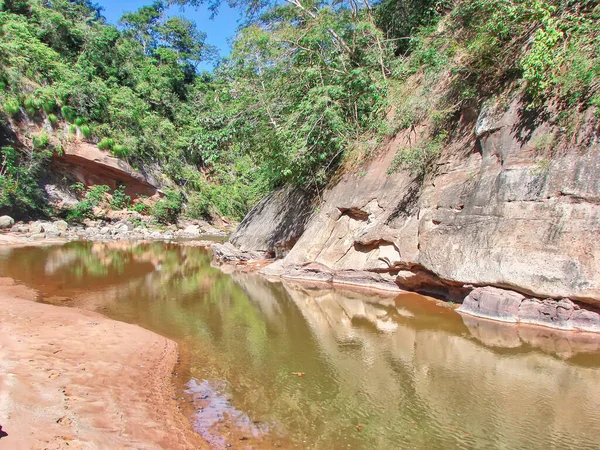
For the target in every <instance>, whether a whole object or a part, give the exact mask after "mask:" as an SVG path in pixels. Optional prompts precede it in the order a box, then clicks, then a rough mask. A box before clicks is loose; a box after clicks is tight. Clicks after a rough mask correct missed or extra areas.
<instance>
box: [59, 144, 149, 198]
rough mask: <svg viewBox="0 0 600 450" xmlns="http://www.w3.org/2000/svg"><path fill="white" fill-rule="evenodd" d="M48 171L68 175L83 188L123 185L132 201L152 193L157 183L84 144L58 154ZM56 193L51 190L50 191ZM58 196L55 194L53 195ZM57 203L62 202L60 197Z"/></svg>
mask: <svg viewBox="0 0 600 450" xmlns="http://www.w3.org/2000/svg"><path fill="white" fill-rule="evenodd" d="M52 169H53V172H56V173H68V174H69V176H70V178H76V179H77V180H78V181H80V182H81V183H83V184H85V185H86V186H92V185H95V184H105V185H107V186H109V187H110V188H111V189H116V188H117V187H119V186H121V185H123V186H125V192H126V193H127V195H129V196H131V197H132V198H136V197H138V196H140V195H146V196H152V195H154V194H156V192H157V187H158V185H159V184H158V183H157V182H156V181H154V180H152V179H151V178H150V177H148V176H145V175H143V174H141V173H139V172H138V171H137V170H135V169H134V168H133V167H131V165H129V163H127V161H124V160H122V159H119V158H115V157H114V156H112V155H110V154H109V153H108V152H105V151H102V150H100V149H99V148H98V147H97V146H95V145H92V144H88V143H86V142H75V143H73V144H71V145H69V146H67V147H65V151H64V153H63V154H62V155H60V156H58V155H55V156H54V157H53V160H52ZM55 191H56V192H58V189H57V188H54V190H53V191H52V192H55ZM56 195H58V194H56ZM61 200H64V199H62V198H61Z"/></svg>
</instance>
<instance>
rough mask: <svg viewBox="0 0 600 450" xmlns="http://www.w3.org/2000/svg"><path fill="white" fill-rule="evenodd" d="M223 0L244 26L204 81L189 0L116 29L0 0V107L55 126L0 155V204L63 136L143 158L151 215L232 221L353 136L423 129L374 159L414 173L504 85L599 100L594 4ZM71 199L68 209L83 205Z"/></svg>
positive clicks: (341, 157) (318, 184)
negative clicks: (459, 122) (166, 184)
mask: <svg viewBox="0 0 600 450" xmlns="http://www.w3.org/2000/svg"><path fill="white" fill-rule="evenodd" d="M207 1H208V4H209V5H210V7H211V8H212V9H213V11H216V10H217V8H218V6H219V4H220V3H221V0H207ZM227 1H228V3H229V5H230V6H234V7H236V8H238V9H240V10H241V11H243V13H244V14H245V21H244V22H243V26H241V27H240V30H239V32H238V33H237V35H236V36H235V38H234V40H233V44H232V52H231V55H230V56H229V57H228V58H226V59H223V60H221V61H220V62H219V65H218V66H217V68H216V69H215V71H214V73H212V74H208V73H205V72H200V71H199V70H198V67H199V64H200V63H201V62H206V61H213V60H214V59H215V50H214V49H213V48H212V47H211V46H209V45H208V44H207V43H206V35H205V34H204V33H203V32H201V31H200V30H198V29H197V28H196V27H195V25H194V23H193V22H191V21H189V20H187V19H186V18H184V17H178V16H176V15H172V14H170V11H172V9H170V8H169V6H170V5H173V4H178V5H182V6H185V5H188V6H189V5H191V6H197V5H199V4H201V3H203V1H202V0H189V1H188V0H171V1H168V2H166V1H165V2H163V1H155V2H154V3H152V4H148V5H145V6H142V7H141V8H139V9H138V10H137V11H132V12H128V13H126V14H124V15H123V17H122V18H121V21H120V24H119V27H114V26H112V25H109V24H107V23H106V21H105V20H104V18H103V17H102V15H101V9H100V8H99V7H98V6H96V5H94V4H92V3H91V2H88V1H70V0H55V1H52V2H37V1H34V0H19V1H5V2H2V3H0V104H2V110H3V113H4V114H3V117H6V116H11V124H12V123H13V121H14V120H17V119H20V118H24V117H22V116H20V115H19V112H20V111H21V110H22V111H24V112H25V113H26V114H27V115H28V116H29V118H30V119H31V120H33V121H35V122H39V121H40V120H43V119H44V117H47V120H48V121H49V122H50V123H51V124H57V122H58V121H59V120H63V121H66V122H68V123H69V124H70V125H69V126H68V127H67V132H66V133H65V131H63V130H64V127H60V126H54V127H53V129H52V130H51V131H49V132H50V134H51V135H47V138H45V137H44V136H43V135H39V136H34V137H33V146H32V147H33V148H32V149H31V150H29V151H26V152H16V153H15V157H14V158H13V157H12V156H11V157H10V158H8V157H6V158H8V159H6V158H5V159H6V162H7V164H8V160H9V159H10V161H13V163H11V164H16V166H15V167H14V168H12V169H11V171H12V173H13V175H10V176H9V178H10V180H12V181H11V183H12V182H16V180H18V184H19V186H23V189H21V190H20V191H19V192H20V194H18V195H17V194H14V193H15V192H17V191H15V190H14V189H12V188H10V186H12V184H10V183H9V182H7V181H4V180H3V181H2V183H5V184H6V186H8V187H7V188H6V189H7V190H8V191H10V192H13V194H14V195H13V194H11V195H10V196H5V195H4V193H2V195H3V197H2V198H3V199H4V200H3V201H4V202H9V201H12V200H10V199H14V201H15V202H20V204H21V205H22V206H23V205H29V206H27V208H33V207H37V206H36V205H40V204H41V203H40V201H41V200H39V198H41V197H40V196H39V195H38V191H37V190H36V189H34V188H33V186H34V185H36V183H37V179H38V178H36V177H39V176H40V175H41V173H42V170H41V168H39V167H38V169H39V170H38V169H35V170H32V167H33V166H31V163H32V161H35V162H36V164H37V162H38V160H40V158H41V159H43V152H44V151H46V150H48V151H50V150H52V149H53V148H54V147H53V145H52V143H53V142H59V141H60V142H64V140H65V139H66V140H73V139H76V138H77V130H79V132H80V136H83V137H84V138H85V139H86V140H87V141H88V142H96V140H97V139H99V138H101V139H100V141H99V142H98V146H99V148H101V149H103V150H107V151H110V152H111V153H112V154H113V155H114V156H116V157H119V158H127V160H128V161H129V163H130V164H132V165H134V166H135V167H139V168H142V169H143V168H144V167H145V166H146V167H147V166H153V167H155V166H158V167H160V169H161V171H162V172H163V173H164V174H165V175H166V176H167V177H168V178H170V180H171V181H172V182H173V183H174V184H175V185H176V186H175V187H174V189H173V190H172V191H169V193H168V194H167V195H166V196H165V198H164V199H163V200H161V201H160V202H158V203H157V204H156V206H155V207H154V208H153V209H152V214H153V215H154V216H155V218H156V220H157V221H159V222H161V223H166V222H168V221H170V220H174V219H175V218H176V217H177V215H179V214H180V213H181V212H182V211H184V212H185V214H187V215H189V216H192V217H208V216H213V215H224V216H228V217H234V218H239V217H241V216H243V215H244V214H245V213H246V212H247V211H248V209H249V208H251V207H252V206H253V205H254V204H255V203H256V201H257V200H258V199H259V198H260V197H261V196H262V195H264V194H265V193H266V192H268V191H269V190H270V189H272V188H273V187H275V186H278V185H281V184H284V183H296V184H300V185H303V186H305V187H312V188H315V189H316V190H320V189H322V187H323V186H324V185H326V184H327V183H328V181H329V180H331V177H332V175H333V174H334V173H335V172H336V171H337V170H339V168H340V166H341V164H342V162H344V161H346V162H347V161H348V160H349V159H351V157H350V156H349V155H350V153H351V151H350V150H351V149H353V148H358V147H361V145H359V143H364V145H363V147H364V146H371V147H375V146H377V145H378V143H379V142H381V141H382V137H383V136H384V135H385V134H389V133H395V132H397V131H399V130H402V129H404V130H407V133H408V134H410V135H411V136H412V135H416V131H415V130H416V127H417V126H418V125H420V124H424V123H428V124H430V125H431V127H430V129H432V130H433V131H432V133H431V136H429V137H427V138H425V139H424V140H423V142H422V144H419V145H412V146H409V147H408V148H406V149H402V151H399V152H398V155H397V156H396V158H395V159H394V166H393V167H392V170H409V171H411V172H412V173H413V174H415V175H423V174H424V173H425V172H426V171H427V170H428V169H429V168H430V167H431V166H432V163H433V161H434V159H435V157H436V155H437V154H438V152H439V151H440V149H441V146H442V144H443V142H445V140H446V139H447V138H446V136H448V139H450V138H452V135H451V134H452V133H453V128H452V124H453V120H454V119H455V118H456V117H457V114H459V113H460V112H461V111H463V110H465V109H466V108H474V107H476V106H477V105H479V104H481V102H482V101H484V100H486V99H489V98H490V97H495V96H498V95H499V94H500V93H502V91H504V90H506V89H507V88H508V87H509V86H510V87H511V88H516V87H518V86H522V89H523V91H524V92H525V93H526V95H527V98H528V100H529V101H530V107H531V108H536V109H540V110H541V109H543V108H545V107H546V106H547V105H554V107H556V108H558V109H559V110H565V111H567V110H568V111H575V110H578V109H579V110H583V109H584V108H586V107H587V106H590V105H591V106H593V105H596V106H598V105H600V93H599V89H600V85H599V84H598V79H600V21H599V20H598V19H600V7H599V6H598V2H597V1H591V0H560V1H559V0H510V1H498V2H492V1H490V0H461V1H456V2H451V1H450V0H407V1H400V0H382V1H380V2H374V3H369V2H367V1H366V0H365V1H362V2H356V1H353V0H352V1H347V0H339V1H338V0H336V1H333V0H324V1H319V2H316V1H314V0H286V1H284V2H278V1H275V0H259V1H255V0H227ZM569 108H571V109H569ZM59 112H60V113H59ZM559 116H560V114H559ZM566 117H571V113H570V112H568V113H566ZM567 122H568V121H567ZM454 124H455V122H454ZM60 133H64V134H66V136H64V135H63V136H60V135H59V134H60ZM446 133H447V134H446ZM372 150H373V149H372V148H371V149H367V150H364V152H363V151H362V150H361V152H363V153H362V154H366V155H369V154H374V152H373V151H372ZM7 152H8V153H7V155H8V154H9V153H11V152H10V151H7ZM21 153H22V154H21ZM11 154H12V153H11ZM345 158H347V159H346V160H345ZM7 167H8V166H7ZM36 167H37V166H36ZM6 171H7V173H8V172H9V171H8V169H6ZM17 172H19V175H18V176H17V175H14V174H16V173H17ZM27 180H28V181H27ZM9 185H10V186H9ZM25 186H29V187H30V188H31V189H29V188H27V189H25ZM11 189H12V190H11ZM19 189H20V188H19ZM180 191H181V192H185V195H184V196H183V197H182V195H183V194H180V193H179V192H180ZM21 194H22V195H31V196H32V197H31V198H30V199H28V200H31V201H28V200H27V199H24V198H21ZM88 194H89V193H88ZM88 194H86V195H85V197H84V198H83V199H82V201H81V202H80V203H83V205H81V207H80V208H79V209H78V210H77V211H73V214H74V215H77V216H79V218H81V217H86V216H87V215H89V214H91V211H92V210H93V206H91V204H90V202H89V201H88V198H87V196H88ZM117 195H120V194H117ZM183 198H186V199H187V203H188V204H187V207H186V208H185V209H182V203H183ZM19 199H20V200H19ZM38 200H39V201H38ZM121 200H123V201H124V199H121ZM86 202H87V203H86ZM125 203H126V202H125ZM138 204H140V203H136V204H135V205H134V206H132V207H134V208H143V207H142V206H136V205H138ZM23 207H24V206H23Z"/></svg>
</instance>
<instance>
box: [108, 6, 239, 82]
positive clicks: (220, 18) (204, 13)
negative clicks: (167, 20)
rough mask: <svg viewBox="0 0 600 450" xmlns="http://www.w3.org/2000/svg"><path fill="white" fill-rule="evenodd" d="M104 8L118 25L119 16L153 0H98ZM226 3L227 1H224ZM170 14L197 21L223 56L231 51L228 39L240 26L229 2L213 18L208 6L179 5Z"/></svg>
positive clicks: (109, 18) (201, 29)
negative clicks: (188, 6) (190, 6)
mask: <svg viewBox="0 0 600 450" xmlns="http://www.w3.org/2000/svg"><path fill="white" fill-rule="evenodd" d="M97 2H98V3H99V4H100V5H101V6H102V7H103V8H104V11H103V15H104V17H106V20H107V21H108V22H109V23H111V24H113V25H116V24H117V22H118V21H119V18H120V17H121V16H122V15H123V13H125V12H130V11H135V10H136V9H138V8H140V7H141V6H143V5H149V4H152V2H153V0H97ZM224 3H225V2H224ZM169 15H176V16H183V17H185V18H186V19H188V20H193V21H194V22H196V26H197V27H198V29H199V30H200V31H204V32H205V33H206V35H207V39H206V40H207V42H208V43H209V44H211V45H214V46H215V47H217V48H218V49H219V53H220V54H221V56H227V55H228V54H229V52H230V45H229V42H228V39H230V38H232V37H233V36H234V35H235V31H236V29H237V27H238V19H239V13H238V11H237V10H234V9H231V8H229V6H227V4H226V3H225V4H223V5H221V7H220V8H219V12H218V14H217V16H216V17H215V18H214V19H213V20H211V19H210V12H209V11H208V10H207V8H206V6H202V7H201V8H198V9H195V8H185V9H184V10H183V11H182V10H180V9H179V8H177V7H174V8H171V9H169ZM199 69H207V70H210V69H211V67H210V66H209V65H201V66H200V67H199Z"/></svg>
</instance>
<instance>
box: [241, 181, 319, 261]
mask: <svg viewBox="0 0 600 450" xmlns="http://www.w3.org/2000/svg"><path fill="white" fill-rule="evenodd" d="M313 197H314V196H313V195H312V194H311V193H310V192H306V191H302V190H299V189H294V188H292V187H284V188H280V189H277V190H275V191H274V192H272V193H271V194H269V195H267V196H266V197H265V198H263V199H262V200H261V201H260V202H258V204H257V205H256V206H255V207H254V208H252V210H251V211H250V212H249V213H248V214H247V215H246V217H245V218H244V220H243V221H242V223H240V225H239V227H238V228H237V230H236V231H235V232H234V233H233V234H232V235H231V239H230V241H231V243H232V244H234V245H235V246H236V247H238V248H239V249H240V250H242V251H249V250H252V251H259V252H265V253H267V254H270V255H272V256H277V257H279V258H282V257H283V256H285V255H287V253H288V252H289V250H290V249H291V248H292V247H293V246H294V244H295V243H296V241H297V240H298V239H299V238H300V236H301V235H302V233H303V232H304V228H305V226H306V224H307V222H308V220H309V219H310V217H311V214H312V213H313V211H314V206H313Z"/></svg>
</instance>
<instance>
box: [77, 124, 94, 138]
mask: <svg viewBox="0 0 600 450" xmlns="http://www.w3.org/2000/svg"><path fill="white" fill-rule="evenodd" d="M79 131H81V134H83V137H85V138H88V137H90V136H91V135H92V129H91V128H90V127H89V125H81V126H80V127H79Z"/></svg>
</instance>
